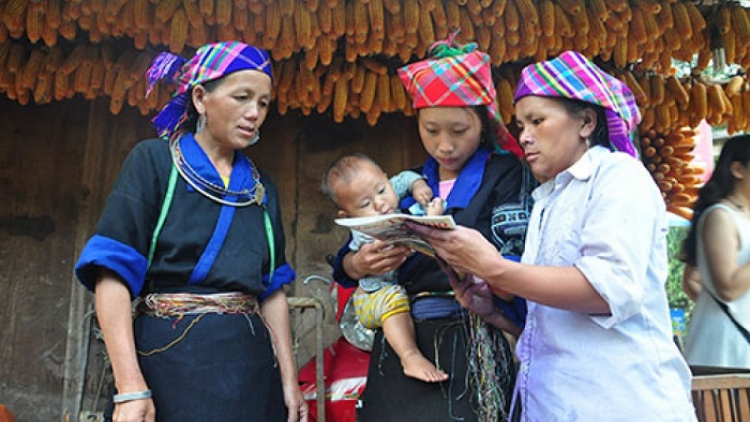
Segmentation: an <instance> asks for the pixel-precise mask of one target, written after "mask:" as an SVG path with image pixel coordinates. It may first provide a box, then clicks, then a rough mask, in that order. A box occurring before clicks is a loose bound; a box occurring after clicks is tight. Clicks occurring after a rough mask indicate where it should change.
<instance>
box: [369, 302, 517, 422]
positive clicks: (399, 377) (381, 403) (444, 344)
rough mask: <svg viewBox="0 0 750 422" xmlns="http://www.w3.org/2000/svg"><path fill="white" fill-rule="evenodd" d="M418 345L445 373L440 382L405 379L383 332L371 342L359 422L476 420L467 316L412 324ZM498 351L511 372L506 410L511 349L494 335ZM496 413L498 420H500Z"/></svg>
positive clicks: (511, 384) (503, 390)
mask: <svg viewBox="0 0 750 422" xmlns="http://www.w3.org/2000/svg"><path fill="white" fill-rule="evenodd" d="M414 324H415V328H416V333H417V344H418V346H419V349H420V350H421V351H422V353H423V354H424V355H425V357H426V358H427V359H428V360H430V361H431V362H433V363H436V365H437V366H438V367H439V368H440V369H442V370H443V371H445V372H447V373H448V374H449V376H450V378H449V379H448V380H447V381H445V382H441V383H426V382H422V381H419V380H416V379H414V378H410V377H407V376H405V375H404V372H403V367H402V366H401V362H400V361H399V358H398V356H396V354H395V353H394V352H393V349H391V347H390V346H389V345H388V343H387V342H386V341H385V339H384V337H383V334H382V330H381V331H379V332H378V333H377V335H376V337H375V344H374V346H373V351H372V357H371V359H370V368H369V371H368V376H367V386H366V387H365V390H364V392H363V394H362V397H361V403H360V408H359V410H358V411H357V420H358V421H359V422H383V421H389V422H417V421H430V422H443V421H445V422H449V421H450V422H454V421H462V422H475V421H478V417H479V416H478V415H479V411H478V404H477V401H476V389H475V386H474V385H473V383H472V382H471V379H470V376H469V374H468V371H469V365H468V360H467V348H468V347H467V346H468V344H469V341H468V340H467V339H468V338H469V336H468V333H469V329H468V325H467V322H466V317H463V318H458V319H433V320H416V321H415V322H414ZM497 334H498V335H499V337H498V338H502V340H501V344H502V347H501V350H500V351H499V353H498V356H496V359H497V361H498V362H499V364H502V365H504V366H505V368H506V369H508V370H509V371H511V377H510V378H509V379H507V380H506V382H505V383H504V385H498V386H496V387H497V388H499V389H500V390H501V393H502V395H503V400H504V402H505V403H506V407H505V409H504V411H505V412H507V411H508V407H509V405H510V397H511V393H512V386H513V381H514V380H513V378H514V376H513V375H514V371H513V365H512V361H511V353H510V347H509V345H508V343H507V341H505V338H504V337H502V334H501V333H499V332H497ZM503 419H505V418H503V417H502V416H501V415H500V414H498V415H497V418H496V420H498V421H499V420H503Z"/></svg>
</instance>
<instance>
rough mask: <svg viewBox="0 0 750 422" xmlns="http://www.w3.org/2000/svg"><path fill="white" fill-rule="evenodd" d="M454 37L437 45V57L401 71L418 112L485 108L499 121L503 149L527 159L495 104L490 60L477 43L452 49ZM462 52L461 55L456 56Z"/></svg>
mask: <svg viewBox="0 0 750 422" xmlns="http://www.w3.org/2000/svg"><path fill="white" fill-rule="evenodd" d="M452 44H453V37H449V38H448V40H447V41H441V42H438V43H435V44H434V45H433V46H432V47H431V48H430V51H431V55H433V58H429V59H425V60H421V61H418V62H416V63H412V64H409V65H407V66H404V67H402V68H400V69H399V70H398V75H399V77H400V78H401V82H402V83H403V84H404V86H405V87H406V91H407V92H408V93H409V94H410V95H411V97H412V101H413V103H412V106H413V107H414V108H415V109H419V108H425V107H471V106H479V105H485V106H487V114H488V116H489V118H490V120H492V121H493V122H495V123H496V124H495V127H496V130H495V133H494V134H493V135H494V138H495V141H496V142H497V147H498V148H499V149H500V150H503V151H507V152H511V153H513V154H514V155H516V156H517V157H523V152H522V151H521V148H520V147H519V145H518V143H517V142H516V140H515V138H513V136H512V135H511V134H510V133H508V130H507V128H506V127H505V124H504V123H503V121H502V119H501V118H500V114H499V113H498V111H497V108H496V105H495V95H496V92H495V85H494V84H493V82H492V68H491V65H490V57H489V56H488V55H487V54H485V53H483V52H481V51H478V50H476V44H468V45H466V46H464V47H463V48H461V49H455V48H453V46H452ZM455 52H458V53H459V54H458V55H453V54H455Z"/></svg>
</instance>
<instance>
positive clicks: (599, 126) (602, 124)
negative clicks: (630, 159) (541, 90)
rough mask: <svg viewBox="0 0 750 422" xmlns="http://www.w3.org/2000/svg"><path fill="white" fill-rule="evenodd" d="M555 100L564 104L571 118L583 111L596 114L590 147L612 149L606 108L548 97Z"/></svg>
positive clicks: (583, 102)
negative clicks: (599, 146)
mask: <svg viewBox="0 0 750 422" xmlns="http://www.w3.org/2000/svg"><path fill="white" fill-rule="evenodd" d="M547 98H550V99H553V100H557V101H558V102H559V103H560V104H562V105H563V106H564V107H565V109H566V110H567V111H568V114H570V115H571V116H576V115H580V114H581V112H583V110H585V109H587V108H590V109H592V110H594V112H595V113H596V127H595V128H594V131H593V132H592V133H591V136H589V142H590V143H589V146H590V147H593V146H595V145H601V146H603V147H606V148H608V149H612V144H611V143H610V142H609V130H608V129H607V116H606V114H604V107H602V106H600V105H596V104H592V103H588V102H586V101H581V100H572V99H569V98H562V97H547Z"/></svg>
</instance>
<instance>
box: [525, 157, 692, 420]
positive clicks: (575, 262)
mask: <svg viewBox="0 0 750 422" xmlns="http://www.w3.org/2000/svg"><path fill="white" fill-rule="evenodd" d="M533 197H534V200H535V203H534V209H533V211H532V214H531V220H530V223H529V228H528V234H527V237H526V249H525V253H524V255H523V258H522V262H523V263H527V264H535V265H544V266H554V267H569V266H575V267H577V268H578V269H579V270H580V271H581V272H582V273H583V275H584V276H585V277H586V279H587V280H588V281H589V282H590V283H591V285H592V286H593V287H594V289H595V290H596V291H597V292H598V293H599V294H600V295H601V296H602V297H603V298H604V300H605V301H606V302H607V303H608V304H609V307H610V309H611V315H609V316H592V315H589V314H586V313H582V312H573V311H567V310H561V309H556V308H551V307H548V306H544V305H541V304H537V303H534V302H531V301H530V302H529V303H528V316H527V321H526V326H525V328H524V331H523V334H522V336H521V338H520V339H519V341H518V344H517V350H516V352H517V354H518V357H519V359H520V361H521V364H520V370H519V373H518V378H517V387H516V388H517V391H518V393H519V395H520V397H521V400H522V402H523V405H524V408H523V411H524V413H523V416H524V417H523V420H524V421H534V422H546V421H599V420H602V421H604V420H606V421H627V422H632V421H660V422H667V421H693V420H695V415H694V410H693V407H692V404H691V403H690V377H691V375H690V371H689V368H688V366H687V364H686V363H685V360H684V359H683V358H682V356H681V354H680V353H679V350H678V349H677V347H676V345H675V343H674V341H673V339H672V330H671V321H670V317H669V309H668V302H667V296H666V291H665V289H664V283H665V280H666V278H667V271H668V263H667V244H666V233H667V218H666V212H665V205H664V201H663V199H662V197H661V195H660V193H659V191H658V189H657V187H656V185H655V183H654V181H653V179H652V178H651V176H650V175H649V174H648V172H647V171H646V169H645V168H644V167H643V165H642V164H641V163H640V162H639V161H638V160H635V159H633V158H632V157H630V156H628V155H626V154H622V153H612V152H610V151H609V150H607V149H605V148H603V147H594V148H592V149H590V150H589V151H588V152H587V153H586V154H584V156H583V157H582V158H581V159H580V160H579V161H578V162H577V163H576V164H574V165H573V166H572V167H570V168H569V169H568V170H566V171H563V172H562V173H560V174H559V175H557V177H556V178H554V179H553V180H550V181H547V182H546V183H544V184H542V185H541V186H539V187H538V188H537V189H536V190H535V191H534V193H533Z"/></svg>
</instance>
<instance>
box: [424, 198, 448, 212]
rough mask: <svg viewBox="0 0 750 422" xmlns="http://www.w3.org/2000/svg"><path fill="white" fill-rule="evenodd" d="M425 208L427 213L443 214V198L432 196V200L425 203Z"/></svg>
mask: <svg viewBox="0 0 750 422" xmlns="http://www.w3.org/2000/svg"><path fill="white" fill-rule="evenodd" d="M425 210H426V211H427V215H443V213H444V212H445V202H444V201H443V198H440V197H435V198H433V200H432V201H430V203H429V204H427V206H426V207H425Z"/></svg>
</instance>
